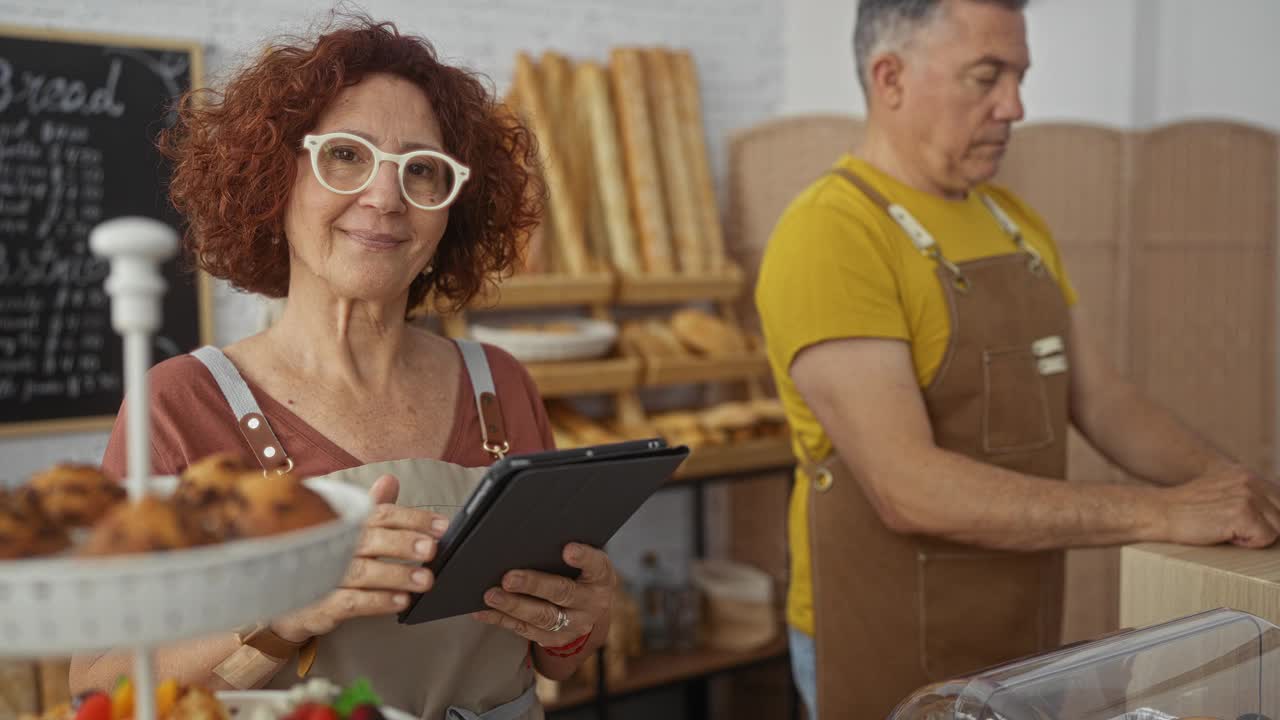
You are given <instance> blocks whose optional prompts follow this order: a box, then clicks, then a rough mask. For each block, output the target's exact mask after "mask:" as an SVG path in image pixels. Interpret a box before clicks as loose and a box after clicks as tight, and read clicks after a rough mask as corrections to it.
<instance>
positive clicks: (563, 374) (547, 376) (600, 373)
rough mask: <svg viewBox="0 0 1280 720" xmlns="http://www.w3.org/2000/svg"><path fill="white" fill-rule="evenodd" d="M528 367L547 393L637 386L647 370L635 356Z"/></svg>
mask: <svg viewBox="0 0 1280 720" xmlns="http://www.w3.org/2000/svg"><path fill="white" fill-rule="evenodd" d="M526 367H527V368H528V369H529V374H530V375H531V376H533V381H534V383H535V384H537V386H538V392H539V393H541V394H542V396H543V397H565V396H568V395H591V394H595V393H615V392H624V391H627V390H634V389H636V388H637V387H638V386H639V385H640V374H641V371H642V370H643V366H642V365H641V363H640V361H639V360H638V359H636V358H631V357H620V358H607V359H604V360H582V361H574V362H554V363H528V364H527V365H526Z"/></svg>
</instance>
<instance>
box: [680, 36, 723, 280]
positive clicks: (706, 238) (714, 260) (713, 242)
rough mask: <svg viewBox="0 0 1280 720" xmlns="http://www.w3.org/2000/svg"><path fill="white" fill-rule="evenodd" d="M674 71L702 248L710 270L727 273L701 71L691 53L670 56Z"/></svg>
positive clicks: (682, 52)
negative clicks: (699, 83) (706, 126)
mask: <svg viewBox="0 0 1280 720" xmlns="http://www.w3.org/2000/svg"><path fill="white" fill-rule="evenodd" d="M667 57H668V60H669V62H670V63H671V65H672V68H673V76H674V78H675V85H676V92H677V96H678V97H679V99H680V102H678V103H677V104H676V108H677V114H678V116H679V118H680V130H681V136H682V137H683V138H684V143H683V147H684V152H685V158H686V160H685V161H686V163H687V164H688V167H689V173H690V177H691V178H692V184H693V191H694V195H695V197H696V198H697V202H696V206H697V208H698V217H699V220H700V222H699V224H700V225H701V228H702V245H703V248H704V249H705V250H706V253H707V259H706V262H707V269H708V270H710V271H711V272H712V273H722V272H725V271H726V270H727V269H728V267H727V265H728V260H727V258H726V257H725V246H724V232H723V230H722V228H721V226H720V207H719V204H718V203H717V201H716V185H715V179H714V177H713V176H712V174H711V162H710V159H709V158H708V155H707V142H706V135H705V132H706V128H705V125H704V119H703V114H702V100H701V98H700V95H701V93H700V92H699V88H698V69H697V67H696V66H695V64H694V62H693V55H692V54H691V53H690V52H689V51H688V50H678V51H675V52H672V53H669V54H668V56H667Z"/></svg>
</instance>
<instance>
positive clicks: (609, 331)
mask: <svg viewBox="0 0 1280 720" xmlns="http://www.w3.org/2000/svg"><path fill="white" fill-rule="evenodd" d="M563 322H566V323H572V324H573V325H575V326H576V327H577V330H576V331H575V332H565V333H558V332H536V331H530V330H515V329H511V328H504V327H494V326H489V325H472V326H471V337H472V338H473V339H475V340H477V341H479V342H483V343H489V344H490V345H496V346H497V347H500V348H502V349H503V350H506V351H507V352H509V353H511V354H512V356H514V357H515V358H516V359H517V360H520V361H521V362H553V361H557V360H587V359H590V358H598V357H603V356H605V355H607V354H609V351H610V350H611V349H612V348H613V344H614V343H615V342H616V341H617V339H618V326H617V325H614V324H613V323H611V322H606V321H604V320H587V319H578V318H575V319H572V320H565V321H563Z"/></svg>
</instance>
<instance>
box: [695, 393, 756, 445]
mask: <svg viewBox="0 0 1280 720" xmlns="http://www.w3.org/2000/svg"><path fill="white" fill-rule="evenodd" d="M756 420H757V418H756V414H755V412H754V411H752V409H751V407H750V406H749V405H748V404H747V403H738V402H727V403H721V404H720V405H717V406H715V407H713V408H710V409H708V410H704V411H703V412H702V415H701V416H700V421H701V423H702V427H703V429H704V430H706V431H707V432H711V433H716V432H719V433H723V434H724V435H726V436H727V437H728V439H729V441H731V442H735V443H738V442H745V441H747V440H750V439H751V438H752V437H754V436H755V425H756Z"/></svg>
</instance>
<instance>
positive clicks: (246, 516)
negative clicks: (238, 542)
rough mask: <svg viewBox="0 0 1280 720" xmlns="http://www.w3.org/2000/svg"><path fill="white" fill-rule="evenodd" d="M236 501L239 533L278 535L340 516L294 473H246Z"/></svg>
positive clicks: (233, 517)
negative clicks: (264, 474) (250, 475)
mask: <svg viewBox="0 0 1280 720" xmlns="http://www.w3.org/2000/svg"><path fill="white" fill-rule="evenodd" d="M234 503H235V507H234V508H233V510H232V511H231V525H232V531H233V534H234V535H236V536H237V537H262V536H264V535H275V534H277V533H283V532H289V531H290V530H299V529H301V528H305V527H310V526H312V525H318V524H320V523H323V522H328V521H329V520H333V519H334V518H336V517H337V514H335V513H334V512H333V509H332V508H330V507H329V503H327V502H325V499H324V498H323V497H321V496H320V495H319V493H317V492H315V491H314V490H312V489H311V488H309V487H307V486H306V485H304V484H303V483H302V480H300V479H299V478H298V477H297V476H295V475H293V474H291V473H283V474H277V473H267V475H266V476H265V477H263V476H262V475H257V476H255V477H252V478H250V477H249V476H246V477H245V479H244V481H243V482H241V483H240V485H239V492H238V493H237V494H236V496H235V499H234Z"/></svg>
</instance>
